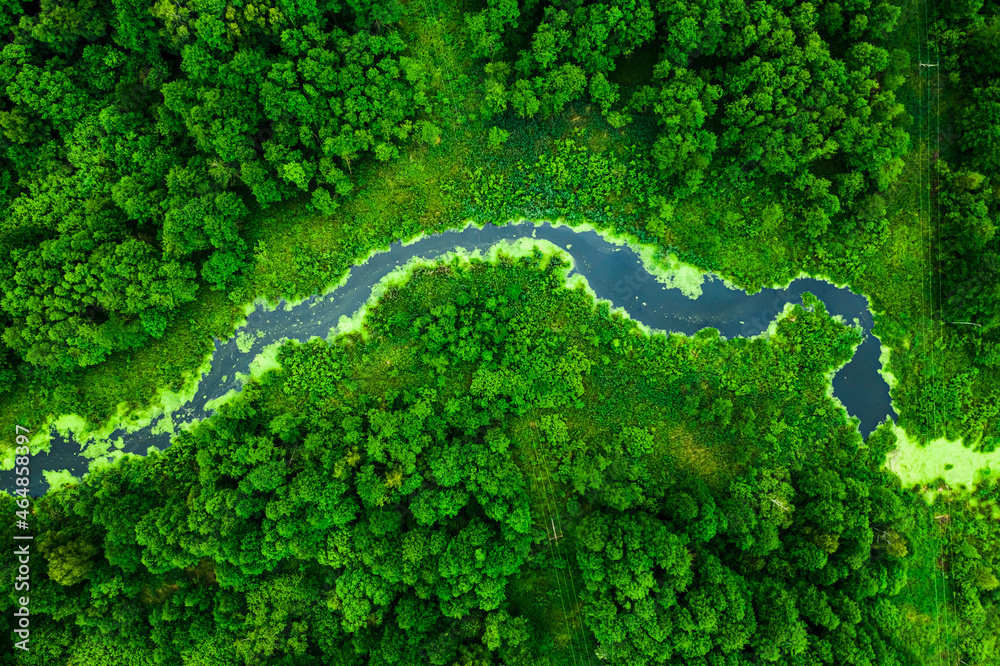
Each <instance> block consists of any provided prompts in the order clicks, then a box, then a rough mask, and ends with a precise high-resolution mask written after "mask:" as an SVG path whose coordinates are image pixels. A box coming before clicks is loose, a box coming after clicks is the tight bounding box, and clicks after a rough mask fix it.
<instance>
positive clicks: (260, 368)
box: [250, 338, 287, 379]
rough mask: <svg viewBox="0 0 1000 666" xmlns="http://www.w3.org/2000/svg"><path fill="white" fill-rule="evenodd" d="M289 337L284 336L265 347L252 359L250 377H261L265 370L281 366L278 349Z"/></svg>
mask: <svg viewBox="0 0 1000 666" xmlns="http://www.w3.org/2000/svg"><path fill="white" fill-rule="evenodd" d="M286 340H287V338H282V339H281V340H278V341H276V342H272V343H271V344H269V345H267V346H266V347H264V348H263V349H262V350H261V351H260V353H259V354H257V355H256V356H255V357H254V359H253V360H252V361H250V377H252V378H253V379H259V378H260V377H261V376H262V375H263V374H264V373H265V372H267V371H269V370H274V369H276V368H280V367H281V364H280V363H279V362H278V350H279V349H281V346H282V345H283V344H285V342H286Z"/></svg>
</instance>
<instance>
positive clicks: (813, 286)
mask: <svg viewBox="0 0 1000 666" xmlns="http://www.w3.org/2000/svg"><path fill="white" fill-rule="evenodd" d="M522 238H535V239H543V240H547V241H549V242H551V243H553V244H554V245H556V246H558V247H560V248H563V249H564V250H565V251H566V252H567V253H569V254H570V255H572V257H573V259H574V262H575V266H574V268H573V270H572V271H570V273H569V276H572V275H573V274H575V273H579V274H580V275H582V276H583V277H584V278H586V280H587V283H588V284H589V286H590V288H591V289H592V290H593V291H594V292H595V293H596V294H597V296H598V298H601V299H605V300H608V301H610V302H611V304H612V307H621V308H623V309H624V310H625V312H626V313H627V314H628V315H629V316H630V317H631V318H632V319H634V320H637V321H639V322H641V323H643V324H644V325H646V326H648V327H649V328H652V329H658V330H663V331H674V332H678V333H684V334H687V335H692V334H694V333H696V332H697V331H699V330H701V329H704V328H707V327H712V328H716V329H718V330H719V332H720V334H721V335H722V336H723V337H726V338H732V337H737V336H753V335H757V334H760V333H761V332H762V331H764V330H766V329H767V327H768V324H769V323H770V322H771V321H772V320H773V319H774V318H775V317H776V316H777V315H778V314H779V313H780V312H781V311H782V310H783V308H784V306H785V304H786V303H788V302H793V303H797V302H799V301H800V300H801V296H802V294H803V293H804V292H806V291H808V292H811V293H812V294H813V295H815V296H816V297H817V298H819V299H820V300H821V301H823V303H824V304H825V305H826V308H827V311H828V312H829V314H830V315H840V316H841V317H843V319H844V321H846V322H848V323H850V322H852V321H855V320H856V321H857V323H859V324H860V325H861V327H862V328H863V330H864V335H865V337H864V341H863V342H862V343H861V345H860V346H859V347H858V348H857V350H856V351H855V354H854V357H853V358H852V359H851V361H850V362H849V363H847V365H845V366H844V367H842V368H841V369H840V370H838V371H837V373H836V374H835V376H834V379H833V391H834V396H835V397H837V398H838V399H839V400H840V401H841V402H842V403H843V404H844V406H845V407H846V409H847V412H848V414H850V415H851V416H855V417H857V418H858V419H859V420H860V430H861V433H862V434H864V435H865V436H867V435H868V434H869V433H871V432H872V431H873V430H874V429H875V427H876V426H877V425H878V424H879V423H880V422H882V421H884V420H885V419H886V417H887V416H890V415H894V414H895V413H894V411H893V409H892V406H891V403H890V399H889V387H888V386H887V385H886V383H885V380H884V379H883V377H882V375H881V374H880V373H879V369H880V368H881V363H880V361H879V356H880V352H881V345H880V343H879V341H878V339H877V338H876V337H875V336H874V335H872V334H871V327H872V314H871V312H870V311H869V309H868V299H867V298H865V297H864V296H860V295H858V294H854V293H853V292H851V291H850V290H848V289H847V288H838V287H836V286H834V285H832V284H830V283H829V282H825V281H822V280H817V279H814V278H799V279H796V280H793V281H792V282H791V284H790V285H788V286H787V287H786V288H784V289H764V290H762V291H760V292H758V293H756V294H753V295H749V294H747V293H746V292H744V291H742V290H739V289H734V288H732V287H731V286H727V284H726V283H725V282H724V281H722V280H718V279H715V278H714V277H712V276H708V279H707V280H706V281H705V282H704V283H703V284H702V285H701V292H702V293H701V295H700V296H698V297H697V298H691V297H689V296H686V295H685V294H684V293H682V291H681V290H680V289H677V288H671V287H668V286H666V285H664V284H662V283H661V282H658V281H657V280H656V279H655V278H654V275H653V274H651V273H650V272H648V271H647V269H646V268H645V266H644V264H643V261H642V259H641V258H640V256H639V254H638V253H637V252H636V251H635V250H634V249H632V248H630V247H628V246H622V245H615V244H613V243H611V242H609V241H608V240H607V239H606V238H605V237H604V236H602V235H601V234H599V233H597V232H596V231H592V230H575V229H573V228H571V227H569V226H566V225H563V224H556V225H552V224H551V223H548V222H545V223H542V224H540V225H537V226H536V224H534V223H531V222H526V223H525V222H522V223H516V224H515V223H512V224H507V225H504V226H496V225H493V224H486V225H485V226H484V227H483V228H482V229H480V228H478V227H475V226H471V225H470V226H467V227H466V228H464V229H461V230H451V231H446V232H444V233H440V234H435V235H433V236H427V237H424V238H422V239H420V240H418V241H416V242H413V243H411V244H409V245H404V244H403V243H402V242H399V241H397V242H396V243H393V244H392V245H391V246H390V248H389V250H388V251H385V252H380V253H376V254H374V255H373V256H372V257H371V258H369V260H368V261H367V262H365V263H364V264H361V265H358V266H354V267H352V268H351V272H350V277H349V278H348V279H347V280H346V282H344V284H343V285H342V286H340V287H339V288H337V289H336V290H334V291H332V292H331V293H329V294H327V295H324V296H314V297H311V298H309V299H306V300H305V301H303V302H302V303H299V304H297V305H295V306H294V307H292V308H289V309H285V308H282V307H278V308H277V309H275V310H268V309H266V308H262V307H258V308H257V309H256V310H254V311H253V312H251V313H250V314H249V315H248V317H247V322H246V324H245V325H244V326H243V327H242V328H241V329H240V330H239V332H238V334H237V335H234V336H233V337H232V338H230V339H229V340H227V341H225V342H221V341H219V340H216V341H215V352H214V355H213V356H212V360H211V371H210V372H208V373H207V374H205V375H203V376H202V377H201V381H200V383H199V384H198V390H197V394H196V395H195V397H194V399H193V400H191V401H190V402H188V403H187V404H185V405H184V406H182V407H181V408H180V409H178V410H176V411H174V412H173V413H172V414H168V415H166V416H165V417H162V419H161V421H159V422H154V423H151V424H149V425H147V426H146V427H144V428H141V429H139V430H137V431H135V432H131V433H129V432H125V430H123V429H119V430H116V431H114V432H113V433H112V434H111V436H110V438H109V439H110V440H112V441H113V440H117V439H118V438H119V437H120V438H122V439H123V446H122V449H121V450H122V451H124V452H125V453H130V454H136V455H145V454H146V453H147V452H148V449H149V448H150V447H153V446H155V447H156V448H158V449H160V450H162V449H165V448H167V447H168V446H169V445H170V438H171V437H172V436H173V434H175V433H176V432H177V430H178V428H179V427H180V426H181V425H182V424H184V423H187V422H191V421H195V420H199V419H203V418H205V417H206V416H208V415H209V412H208V411H207V410H206V404H208V403H210V402H211V401H214V400H218V399H219V398H221V397H223V396H225V395H226V394H227V393H229V392H231V391H233V390H239V389H240V387H241V386H242V381H243V378H241V377H238V375H243V376H244V377H245V376H246V375H249V374H250V363H251V362H252V360H253V359H254V358H255V357H256V356H257V355H258V354H259V353H260V352H261V350H262V349H264V348H265V347H267V346H268V345H271V344H273V343H276V342H279V341H281V340H283V339H295V340H300V341H302V342H305V341H307V340H309V339H310V338H312V337H316V336H319V337H323V338H326V337H328V336H329V334H330V332H331V329H332V328H334V327H335V326H336V325H337V323H338V321H339V320H340V318H341V317H343V316H346V317H351V316H352V315H354V314H355V313H356V312H357V311H358V310H359V309H360V308H362V307H363V306H364V305H365V303H366V302H367V301H368V300H369V297H370V296H371V292H372V289H373V288H374V287H375V285H377V284H378V283H379V282H380V281H381V280H382V279H383V278H384V277H385V276H386V275H388V274H389V273H390V272H392V271H394V270H396V269H398V268H399V267H400V266H402V265H404V264H406V263H407V262H409V261H411V260H412V259H414V258H416V257H419V258H423V259H426V260H429V261H432V260H434V259H436V258H439V257H441V256H443V255H445V254H447V253H448V252H450V251H454V250H455V249H456V248H464V249H465V250H467V251H470V252H471V251H475V250H479V251H480V252H482V253H485V252H486V251H487V250H489V248H490V247H491V246H493V245H494V244H496V243H497V242H499V241H507V242H511V241H516V240H518V239H522ZM283 303H284V301H282V303H279V306H280V305H282V304H283ZM171 426H172V427H171ZM51 436H52V439H51V446H50V450H49V452H48V454H47V455H46V456H44V457H42V456H41V455H37V456H34V457H33V460H32V470H31V471H32V475H33V476H35V477H36V478H38V477H40V476H41V472H42V469H39V468H42V467H43V468H44V470H48V471H58V470H67V471H69V472H70V473H71V474H72V475H73V476H75V477H77V478H79V477H81V476H82V475H83V474H85V473H86V472H87V467H88V464H89V462H90V459H89V458H86V457H84V456H83V455H82V454H81V447H82V446H83V445H82V444H81V443H80V442H77V441H76V440H74V439H67V438H65V437H63V436H62V435H60V434H58V433H56V432H54V431H53V432H52V435H51ZM0 483H2V485H3V487H4V488H5V489H6V490H7V492H12V491H13V490H14V475H13V471H3V472H0ZM47 488H48V484H47V483H45V482H39V481H35V482H34V483H32V488H31V490H32V494H33V495H39V494H43V493H44V492H45V491H46V490H47Z"/></svg>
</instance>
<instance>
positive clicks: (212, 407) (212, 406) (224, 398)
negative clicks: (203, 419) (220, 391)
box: [205, 389, 240, 413]
mask: <svg viewBox="0 0 1000 666" xmlns="http://www.w3.org/2000/svg"><path fill="white" fill-rule="evenodd" d="M239 394H240V391H239V389H230V390H229V391H227V392H226V394H225V395H220V396H219V397H218V398H212V399H211V400H209V401H208V402H206V403H205V412H206V413H207V412H215V411H218V409H219V407H221V406H222V405H224V404H226V403H227V402H229V401H230V400H232V399H233V398H235V397H236V396H238V395H239Z"/></svg>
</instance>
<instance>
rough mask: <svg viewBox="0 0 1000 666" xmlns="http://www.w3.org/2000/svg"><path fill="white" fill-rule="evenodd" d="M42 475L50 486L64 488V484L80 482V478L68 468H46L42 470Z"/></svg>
mask: <svg viewBox="0 0 1000 666" xmlns="http://www.w3.org/2000/svg"><path fill="white" fill-rule="evenodd" d="M42 476H44V477H45V483H47V484H49V487H50V488H62V487H63V486H64V485H76V484H78V483H80V479H78V478H77V477H75V476H73V473H72V472H70V471H69V470H68V469H61V470H45V471H44V472H42Z"/></svg>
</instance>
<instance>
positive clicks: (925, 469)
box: [887, 426, 1000, 502]
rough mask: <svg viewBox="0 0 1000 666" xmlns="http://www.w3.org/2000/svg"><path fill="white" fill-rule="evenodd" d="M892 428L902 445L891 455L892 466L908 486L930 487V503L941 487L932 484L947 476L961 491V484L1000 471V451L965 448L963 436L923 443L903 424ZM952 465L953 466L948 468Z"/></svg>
mask: <svg viewBox="0 0 1000 666" xmlns="http://www.w3.org/2000/svg"><path fill="white" fill-rule="evenodd" d="M892 429H893V432H895V433H896V437H897V438H898V444H897V448H896V450H895V451H893V452H892V453H890V454H889V455H888V457H887V464H888V466H889V469H890V470H891V471H892V472H894V473H895V474H896V475H898V476H899V478H900V479H902V481H903V486H905V487H913V486H920V487H921V488H924V487H925V486H928V488H926V489H925V493H924V496H925V498H926V499H927V500H928V502H930V501H932V500H933V498H934V495H935V494H936V493H937V492H938V488H939V486H935V487H934V488H930V487H929V486H930V485H931V484H932V483H933V482H934V481H935V480H937V479H944V483H945V485H946V486H947V487H949V488H951V489H955V490H957V489H958V487H959V486H960V485H964V486H965V487H966V488H973V487H975V484H976V483H978V482H979V481H980V480H981V479H982V478H983V476H984V475H985V476H989V475H994V476H996V475H998V474H1000V451H994V452H993V453H977V452H975V451H973V450H972V449H970V448H967V447H965V446H964V445H963V442H962V440H960V439H959V440H954V441H950V440H947V439H945V438H943V437H942V438H940V439H935V440H932V441H931V442H930V443H929V444H928V445H927V446H920V445H919V443H918V442H917V441H916V440H913V439H911V438H910V437H908V436H907V435H906V432H905V431H904V430H903V429H902V428H900V427H899V426H893V428H892ZM949 464H950V465H952V467H951V469H945V466H946V465H949Z"/></svg>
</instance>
